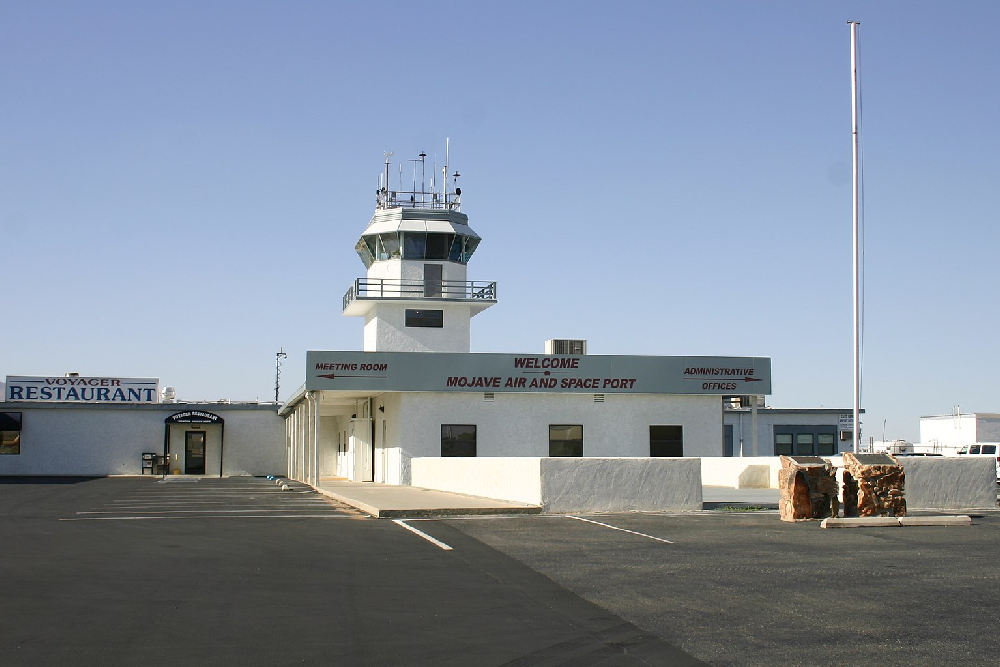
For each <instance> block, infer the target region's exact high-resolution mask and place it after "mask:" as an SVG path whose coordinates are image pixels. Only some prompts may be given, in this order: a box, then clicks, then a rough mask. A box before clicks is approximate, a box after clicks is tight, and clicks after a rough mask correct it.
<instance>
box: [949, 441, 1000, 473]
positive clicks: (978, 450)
mask: <svg viewBox="0 0 1000 667" xmlns="http://www.w3.org/2000/svg"><path fill="white" fill-rule="evenodd" d="M998 450H1000V445H998V444H997V443H991V442H987V443H982V442H980V443H976V444H975V445H968V446H967V447H962V448H961V449H960V450H958V455H959V456H990V457H993V458H994V459H996V464H997V482H998V483H1000V451H998Z"/></svg>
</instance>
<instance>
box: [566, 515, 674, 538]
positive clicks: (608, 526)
mask: <svg viewBox="0 0 1000 667" xmlns="http://www.w3.org/2000/svg"><path fill="white" fill-rule="evenodd" d="M566 518H568V519H576V520H577V521H586V522H587V523H592V524H595V525H598V526H604V527H605V528H610V529H611V530H620V531H622V532H623V533H631V534H632V535H638V536H640V537H648V538H649V539H651V540H656V541H657V542H665V543H667V544H673V542H671V541H670V540H665V539H663V538H662V537H653V536H652V535H647V534H646V533H637V532H636V531H634V530H628V529H626V528H619V527H618V526H612V525H611V524H607V523H601V522H600V521H591V520H590V519H584V518H583V517H579V516H570V517H566Z"/></svg>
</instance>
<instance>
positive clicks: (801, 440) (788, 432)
mask: <svg viewBox="0 0 1000 667" xmlns="http://www.w3.org/2000/svg"><path fill="white" fill-rule="evenodd" d="M836 453H837V427H836V426H832V425H830V426H828V425H822V424H817V425H811V426H810V425H801V424H790V425H775V427H774V455H775V456H833V455H835V454H836Z"/></svg>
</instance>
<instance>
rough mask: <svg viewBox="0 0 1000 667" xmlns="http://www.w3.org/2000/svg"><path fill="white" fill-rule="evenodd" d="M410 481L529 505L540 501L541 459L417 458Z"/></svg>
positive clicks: (422, 486) (413, 461) (430, 487)
mask: <svg viewBox="0 0 1000 667" xmlns="http://www.w3.org/2000/svg"><path fill="white" fill-rule="evenodd" d="M410 484H412V485H413V486H419V487H421V488H424V489H436V490H438V491H450V492H452V493H464V494H466V495H468V496H482V497H484V498H495V499H497V500H510V501H513V502H518V503H529V504H531V505H541V504H542V482H541V459H539V458H536V457H496V458H493V457H475V458H466V457H458V456H455V457H417V458H413V459H411V460H410Z"/></svg>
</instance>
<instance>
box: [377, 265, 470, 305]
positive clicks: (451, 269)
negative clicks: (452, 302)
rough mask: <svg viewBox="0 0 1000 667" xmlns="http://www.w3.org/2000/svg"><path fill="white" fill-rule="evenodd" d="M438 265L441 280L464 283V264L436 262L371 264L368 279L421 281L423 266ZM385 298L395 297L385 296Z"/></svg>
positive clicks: (465, 266) (465, 268)
mask: <svg viewBox="0 0 1000 667" xmlns="http://www.w3.org/2000/svg"><path fill="white" fill-rule="evenodd" d="M425 264H438V265H440V266H441V279H442V280H449V281H451V280H453V281H456V282H463V283H464V282H465V281H466V276H467V275H468V268H467V265H466V264H460V263H458V262H442V261H437V260H413V261H411V260H400V259H384V260H379V261H377V262H375V263H373V264H372V265H371V266H370V267H368V278H369V279H373V280H374V279H389V280H397V279H402V280H418V281H419V280H423V279H424V265H425ZM386 296H395V295H393V294H386Z"/></svg>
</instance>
